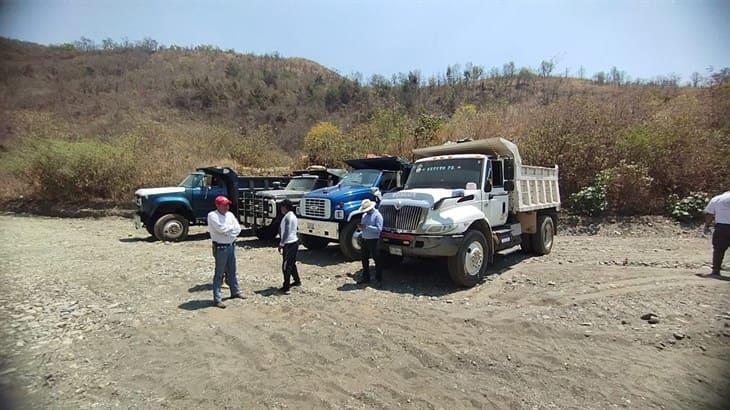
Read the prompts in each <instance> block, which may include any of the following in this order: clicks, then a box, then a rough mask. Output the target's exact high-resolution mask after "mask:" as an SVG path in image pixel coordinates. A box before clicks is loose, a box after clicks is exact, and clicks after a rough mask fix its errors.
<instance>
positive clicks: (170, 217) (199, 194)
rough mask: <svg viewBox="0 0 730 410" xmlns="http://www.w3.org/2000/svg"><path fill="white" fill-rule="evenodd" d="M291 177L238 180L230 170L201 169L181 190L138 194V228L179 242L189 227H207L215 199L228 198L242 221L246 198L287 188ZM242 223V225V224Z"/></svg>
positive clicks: (240, 178) (174, 188)
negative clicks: (242, 210)
mask: <svg viewBox="0 0 730 410" xmlns="http://www.w3.org/2000/svg"><path fill="white" fill-rule="evenodd" d="M291 178H292V177H291V176H239V175H238V174H236V172H235V171H233V170H232V169H231V168H227V167H226V168H222V167H206V168H198V169H197V170H196V171H195V172H192V173H191V174H190V175H188V176H187V177H186V178H185V179H184V180H183V181H182V182H181V183H180V184H179V185H178V186H175V187H164V188H143V189H138V190H137V192H135V203H136V205H137V212H136V213H135V215H134V220H135V226H136V227H137V228H138V229H139V228H141V227H142V226H144V227H145V229H147V232H149V234H150V235H152V236H153V237H155V238H157V239H159V240H161V241H180V240H183V239H185V238H186V237H187V235H188V227H189V226H190V225H205V224H206V223H207V216H208V212H210V211H212V210H214V209H215V203H214V201H215V197H217V196H218V195H225V196H227V197H228V198H229V199H230V200H231V201H233V204H232V205H231V212H233V214H234V215H236V217H237V218H239V220H240V219H241V212H240V210H241V209H242V208H243V204H242V201H243V198H244V194H249V193H251V192H258V191H264V190H270V189H278V188H281V187H282V186H283V185H286V184H287V183H288V182H289V181H290V180H291ZM241 222H242V223H243V221H241Z"/></svg>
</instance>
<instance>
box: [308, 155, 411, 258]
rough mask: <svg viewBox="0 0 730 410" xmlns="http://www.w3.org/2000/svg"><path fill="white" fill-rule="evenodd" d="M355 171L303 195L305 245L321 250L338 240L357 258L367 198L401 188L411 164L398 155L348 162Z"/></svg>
mask: <svg viewBox="0 0 730 410" xmlns="http://www.w3.org/2000/svg"><path fill="white" fill-rule="evenodd" d="M345 162H346V163H347V164H348V165H349V166H350V167H352V168H353V170H352V171H350V172H348V173H347V175H345V176H344V177H343V178H342V179H341V180H340V182H339V184H337V185H336V186H333V187H328V188H322V189H317V190H314V191H312V192H309V193H307V194H305V195H304V198H302V200H301V202H300V204H299V207H298V208H297V214H298V215H299V218H298V219H299V234H300V239H301V242H302V245H304V246H305V247H306V248H307V249H322V248H324V247H326V246H327V245H328V244H329V243H330V242H338V243H339V245H340V249H341V250H342V254H343V255H344V256H345V257H347V258H348V259H357V258H358V257H359V254H360V245H359V241H358V235H357V233H358V230H357V225H358V224H359V223H360V218H361V216H362V215H361V214H360V213H359V212H358V209H359V208H360V204H361V203H362V201H363V200H364V199H369V200H371V201H376V202H379V201H380V198H381V197H382V194H383V193H386V192H391V191H393V190H397V189H400V188H401V187H402V186H403V184H404V183H405V181H406V178H407V177H408V172H409V171H410V168H411V164H410V163H409V162H408V161H406V160H404V159H402V158H398V157H378V158H365V159H353V160H348V161H345Z"/></svg>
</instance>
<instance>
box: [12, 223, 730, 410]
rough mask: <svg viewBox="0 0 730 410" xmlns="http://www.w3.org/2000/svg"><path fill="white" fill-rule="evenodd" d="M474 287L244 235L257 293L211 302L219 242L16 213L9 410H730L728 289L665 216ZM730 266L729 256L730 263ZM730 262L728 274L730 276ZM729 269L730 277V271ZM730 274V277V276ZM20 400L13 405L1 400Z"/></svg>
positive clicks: (439, 273)
mask: <svg viewBox="0 0 730 410" xmlns="http://www.w3.org/2000/svg"><path fill="white" fill-rule="evenodd" d="M562 233H563V234H562V235H561V236H558V237H557V238H556V245H555V248H554V249H553V252H552V253H551V254H550V255H547V256H543V257H527V256H526V255H523V254H522V253H520V252H511V253H507V254H505V255H501V256H500V257H498V258H497V261H496V263H495V265H494V266H493V267H492V269H491V272H492V274H491V275H490V276H489V277H488V278H487V279H486V280H485V281H484V283H482V284H481V285H479V286H477V287H475V288H473V289H467V290H464V289H459V288H456V287H454V286H453V285H452V284H451V283H450V282H449V280H448V277H447V275H446V273H445V268H444V266H443V264H440V263H438V262H436V261H406V263H405V264H404V265H403V266H401V267H400V268H398V269H395V270H391V271H388V272H386V278H385V282H384V286H383V288H382V289H374V288H371V287H361V286H357V285H355V284H354V281H353V279H352V277H351V276H352V274H356V273H357V272H358V271H359V266H358V265H359V264H358V263H357V262H347V261H344V260H343V259H342V257H341V256H340V255H339V253H338V251H337V249H336V248H335V247H331V248H329V249H327V250H325V251H321V252H308V251H305V250H302V251H301V253H300V258H299V259H300V262H299V269H300V272H301V274H302V278H303V281H304V286H303V287H302V288H299V289H296V290H294V291H293V292H292V293H291V295H287V296H278V295H276V294H275V293H274V292H273V291H274V289H275V287H277V286H279V285H280V281H281V277H280V273H279V269H280V256H279V255H278V254H277V253H276V251H275V250H274V249H273V248H271V247H270V246H269V245H268V244H262V243H260V242H258V241H256V240H255V239H253V238H251V237H246V236H242V237H241V238H240V239H239V242H238V248H237V251H238V267H239V272H240V282H241V285H242V287H243V289H244V291H245V293H246V295H247V296H248V299H247V300H243V301H241V300H233V301H226V303H227V304H228V309H225V310H220V309H216V308H212V307H210V300H211V285H210V283H211V277H212V273H211V266H212V257H211V254H210V243H209V239H208V238H207V235H206V234H205V233H204V230H203V229H201V228H194V229H193V235H192V236H191V238H190V240H188V241H185V242H182V243H174V244H170V243H160V242H153V241H151V239H150V238H148V237H147V235H146V232H145V231H143V230H142V231H135V230H134V229H133V227H132V223H131V221H130V220H129V219H124V218H114V217H108V218H99V219H58V218H45V217H26V216H13V215H5V216H0V239H1V241H0V286H1V289H0V318H2V319H1V321H0V395H2V396H4V397H0V402H2V403H5V405H6V406H7V407H11V408H116V407H123V408H127V407H131V408H221V407H222V408H272V409H273V408H398V407H402V408H414V409H421V408H423V409H441V408H443V409H455V408H504V409H508V408H509V409H513V408H580V409H586V408H588V409H593V408H595V409H604V408H613V407H619V408H642V409H643V408H676V409H690V408H698V409H699V408H718V409H720V408H723V407H724V406H725V405H727V403H729V402H730V389H729V387H730V384H729V383H728V380H730V298H729V296H730V278H720V279H716V278H701V277H698V276H696V275H695V274H697V273H705V272H708V270H709V269H708V265H707V262H708V261H709V259H710V243H709V239H707V238H703V237H702V236H701V235H700V234H699V233H698V231H697V230H696V229H694V228H683V227H681V226H678V225H675V224H671V223H668V222H667V221H665V220H663V219H661V218H649V219H639V220H633V221H613V222H612V221H609V222H595V223H593V227H590V224H576V223H571V221H568V223H567V224H566V226H565V228H564V229H562ZM728 258H730V256H728ZM726 265H727V263H726ZM728 276H730V272H729V273H728ZM725 279H728V280H725ZM0 407H2V406H0Z"/></svg>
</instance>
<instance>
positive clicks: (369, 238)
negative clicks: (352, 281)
mask: <svg viewBox="0 0 730 410" xmlns="http://www.w3.org/2000/svg"><path fill="white" fill-rule="evenodd" d="M360 212H363V215H362V220H361V221H360V225H359V226H358V227H359V228H360V230H361V231H362V234H361V236H360V237H361V239H362V241H361V243H362V277H361V278H360V280H358V281H357V283H358V284H363V283H368V282H370V258H373V259H375V281H376V284H377V286H380V285H381V284H382V282H383V262H382V255H381V252H380V233H381V232H382V231H383V216H382V215H381V214H380V211H378V210H377V209H375V202H373V201H370V200H369V199H366V200H364V201H362V204H361V205H360Z"/></svg>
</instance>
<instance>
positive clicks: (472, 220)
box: [379, 138, 560, 286]
mask: <svg viewBox="0 0 730 410" xmlns="http://www.w3.org/2000/svg"><path fill="white" fill-rule="evenodd" d="M414 153H415V154H416V156H420V157H422V158H421V159H419V160H417V161H416V162H415V164H414V166H413V169H412V172H411V173H410V176H409V178H408V180H407V182H406V183H405V186H404V189H402V190H400V191H398V192H395V193H390V194H386V195H385V196H384V198H383V201H382V202H381V204H380V208H379V209H380V212H381V213H382V215H383V225H384V226H383V233H382V241H383V245H384V246H385V250H386V251H387V252H388V253H389V254H390V255H392V256H395V257H403V256H412V257H445V258H447V260H448V266H449V274H450V276H451V278H452V280H454V282H456V283H457V284H460V285H463V286H474V285H475V284H476V283H478V282H479V281H480V280H481V278H482V277H483V276H484V275H485V274H486V270H487V267H488V265H489V263H490V262H491V261H492V260H493V256H494V253H495V252H497V251H499V250H503V249H507V248H511V247H514V246H517V245H520V246H522V248H523V249H524V250H527V251H531V252H534V253H536V254H546V253H549V252H550V250H551V248H552V244H553V236H554V234H555V231H556V229H555V227H556V223H557V211H558V209H559V208H560V195H559V190H558V169H557V167H554V168H545V167H532V166H526V165H522V163H521V158H520V155H519V151H518V149H517V146H516V145H514V144H512V143H511V142H510V141H507V140H505V139H502V138H492V139H485V140H478V141H469V142H463V143H457V144H448V145H443V146H437V147H430V148H424V149H419V150H415V151H414Z"/></svg>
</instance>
